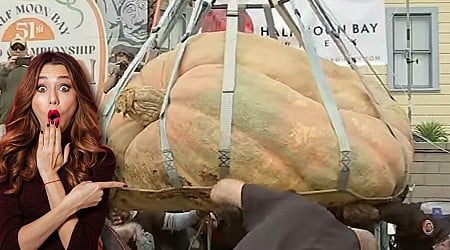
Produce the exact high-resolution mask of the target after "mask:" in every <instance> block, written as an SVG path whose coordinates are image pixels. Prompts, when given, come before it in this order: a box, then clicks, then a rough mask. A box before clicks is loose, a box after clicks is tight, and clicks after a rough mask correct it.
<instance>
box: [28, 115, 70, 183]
mask: <svg viewBox="0 0 450 250" xmlns="http://www.w3.org/2000/svg"><path fill="white" fill-rule="evenodd" d="M69 150H70V146H69V144H67V145H66V146H65V147H64V154H63V152H62V146H61V129H60V128H59V127H57V126H56V125H55V124H54V123H52V124H49V125H47V128H45V129H44V130H43V131H41V134H40V135H39V143H38V149H37V152H36V164H37V168H38V170H39V174H40V175H41V177H42V180H43V181H44V183H45V182H48V181H53V180H54V179H55V178H59V177H58V173H57V172H58V170H59V169H60V168H61V167H62V166H63V165H64V164H66V163H67V161H68V159H69Z"/></svg>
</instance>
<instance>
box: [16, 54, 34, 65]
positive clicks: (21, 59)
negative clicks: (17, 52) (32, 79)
mask: <svg viewBox="0 0 450 250" xmlns="http://www.w3.org/2000/svg"><path fill="white" fill-rule="evenodd" d="M30 61H31V56H22V57H18V58H17V60H16V64H17V66H23V65H29V64H30Z"/></svg>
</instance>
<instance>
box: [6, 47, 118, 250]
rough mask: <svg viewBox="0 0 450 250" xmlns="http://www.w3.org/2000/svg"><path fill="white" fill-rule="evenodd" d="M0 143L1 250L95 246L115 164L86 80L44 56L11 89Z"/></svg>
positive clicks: (70, 64)
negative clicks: (13, 91)
mask: <svg viewBox="0 0 450 250" xmlns="http://www.w3.org/2000/svg"><path fill="white" fill-rule="evenodd" d="M5 125H6V134H5V135H4V136H3V137H2V139H1V140H0V155H1V156H2V157H0V249H7V250H14V249H58V250H59V249H76V250H79V249H85V250H91V249H97V247H98V245H99V244H100V240H99V239H100V233H101V231H102V228H103V226H104V224H105V218H106V215H107V211H108V195H109V192H108V188H114V187H123V186H125V183H122V182H113V181H111V180H112V176H113V173H114V170H115V167H116V160H115V157H114V154H113V152H112V151H111V149H109V148H108V147H107V146H105V145H103V144H102V140H101V134H102V133H101V131H100V125H99V122H98V114H97V107H96V104H95V101H94V97H93V94H92V92H91V90H90V86H89V82H88V78H87V76H86V74H85V73H84V71H83V70H82V68H81V66H80V64H79V63H78V62H77V60H76V59H75V58H73V57H72V56H70V55H68V54H64V53H61V52H45V53H42V54H39V55H37V56H36V57H35V58H34V59H33V60H32V61H31V63H30V65H29V67H28V70H27V72H26V73H25V76H24V79H23V80H22V81H21V82H20V84H19V86H18V88H17V94H16V98H15V99H14V102H13V104H12V107H11V112H9V115H8V117H7V119H6V123H5Z"/></svg>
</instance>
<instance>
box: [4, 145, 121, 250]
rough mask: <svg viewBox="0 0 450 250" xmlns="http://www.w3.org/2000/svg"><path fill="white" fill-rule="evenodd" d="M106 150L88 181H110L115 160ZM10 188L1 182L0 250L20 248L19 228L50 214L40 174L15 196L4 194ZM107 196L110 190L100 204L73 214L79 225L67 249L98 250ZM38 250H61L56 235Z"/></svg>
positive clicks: (108, 150)
mask: <svg viewBox="0 0 450 250" xmlns="http://www.w3.org/2000/svg"><path fill="white" fill-rule="evenodd" d="M105 149H106V150H107V151H106V155H100V159H103V161H101V162H99V163H97V164H96V165H95V166H94V167H93V168H91V171H90V175H91V180H92V181H94V182H97V181H111V180H112V177H113V174H114V170H115V167H116V160H115V157H114V154H113V152H112V151H111V150H110V149H108V148H105ZM103 156H105V157H104V158H103ZM60 177H61V181H62V183H63V186H64V189H65V190H66V193H69V192H70V190H71V188H70V187H69V184H68V182H67V180H66V178H65V174H64V171H61V173H60ZM9 188H10V185H9V184H8V183H0V249H2V250H3V249H5V250H6V249H7V250H15V249H20V248H19V242H18V233H19V230H20V228H21V227H22V226H24V225H27V224H29V223H31V222H33V221H35V220H37V219H38V218H40V217H42V216H43V215H44V214H46V213H47V212H49V211H50V205H49V202H48V198H47V194H46V191H45V188H44V184H43V182H42V179H41V177H40V175H39V174H37V175H36V177H35V178H34V179H33V180H31V181H30V182H24V183H23V187H22V190H21V191H20V192H19V193H18V194H17V195H13V194H11V195H9V194H5V193H4V192H5V191H6V190H8V189H9ZM108 196H109V191H108V189H105V190H104V194H103V198H102V201H101V202H100V203H99V204H98V205H97V206H95V207H90V208H86V209H82V210H79V211H78V212H77V213H76V216H77V217H78V223H77V224H76V226H75V228H74V230H73V233H72V237H71V239H70V243H69V247H68V249H73V250H75V249H76V250H80V249H82V250H90V249H92V250H94V249H97V247H98V242H99V237H100V233H101V231H102V228H103V225H104V223H105V218H106V215H107V212H108ZM39 249H52V250H53V249H55V250H56V249H58V250H59V249H64V247H63V245H62V243H61V241H60V239H59V235H58V232H57V231H55V232H54V233H53V234H51V235H50V237H49V238H48V239H47V240H46V241H45V242H44V243H43V244H42V245H41V247H40V248H39Z"/></svg>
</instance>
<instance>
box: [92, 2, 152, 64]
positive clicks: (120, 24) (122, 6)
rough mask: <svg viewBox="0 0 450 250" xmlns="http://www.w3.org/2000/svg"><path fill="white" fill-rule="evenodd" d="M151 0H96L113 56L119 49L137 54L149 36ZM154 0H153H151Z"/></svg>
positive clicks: (110, 53) (109, 49) (110, 52)
mask: <svg viewBox="0 0 450 250" xmlns="http://www.w3.org/2000/svg"><path fill="white" fill-rule="evenodd" d="M148 1H149V0H96V3H97V5H98V7H99V9H100V13H102V16H103V21H104V26H105V29H106V40H107V43H108V51H109V55H110V56H111V55H112V54H114V53H117V52H118V51H119V50H122V51H123V50H125V52H128V53H131V54H132V55H136V54H137V52H138V51H139V49H140V48H141V47H142V45H143V44H144V43H145V41H146V40H147V38H148V29H149V24H148ZM150 1H151V2H153V0H150Z"/></svg>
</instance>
